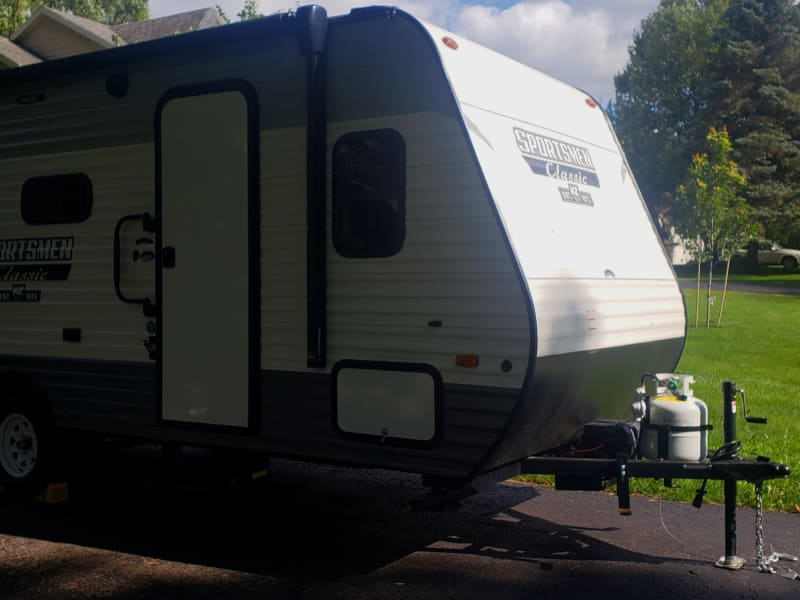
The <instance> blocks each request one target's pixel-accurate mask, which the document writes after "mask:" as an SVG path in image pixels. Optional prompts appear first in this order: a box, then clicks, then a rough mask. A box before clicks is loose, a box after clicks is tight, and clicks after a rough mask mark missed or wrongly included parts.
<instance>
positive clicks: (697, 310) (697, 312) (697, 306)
mask: <svg viewBox="0 0 800 600" xmlns="http://www.w3.org/2000/svg"><path fill="white" fill-rule="evenodd" d="M701 263H702V261H700V260H698V261H697V296H695V300H694V328H695V329H697V328H698V327H699V325H700V265H701Z"/></svg>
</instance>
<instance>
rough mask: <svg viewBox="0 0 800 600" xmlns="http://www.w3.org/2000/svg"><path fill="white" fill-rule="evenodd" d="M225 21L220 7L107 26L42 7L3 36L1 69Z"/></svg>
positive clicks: (141, 40) (211, 25)
mask: <svg viewBox="0 0 800 600" xmlns="http://www.w3.org/2000/svg"><path fill="white" fill-rule="evenodd" d="M224 24H225V20H224V19H223V18H222V16H221V15H220V13H219V10H217V9H216V8H203V9H200V10H193V11H190V12H185V13H180V14H177V15H170V16H168V17H159V18H157V19H148V20H146V21H137V22H135V23H123V24H122V25H103V24H102V23H96V22H95V21H92V20H90V19H84V18H83V17H77V16H75V15H73V14H70V13H66V12H63V11H60V10H56V9H54V8H48V7H45V6H40V7H39V8H37V9H36V10H35V11H33V13H32V14H31V16H30V18H29V19H28V20H27V21H26V22H25V23H23V25H22V26H21V27H20V28H19V29H18V30H17V31H15V32H14V33H13V34H12V35H11V38H10V39H9V38H5V37H1V36H0V69H6V68H13V67H22V66H25V65H29V64H33V63H37V62H42V61H45V60H54V59H56V58H63V57H65V56H72V55H75V54H83V53H85V52H95V51H97V50H103V49H105V48H113V47H114V46H123V45H125V44H135V43H138V42H146V41H148V40H154V39H156V38H161V37H166V36H169V35H175V34H178V33H186V32H188V31H194V30H197V29H206V28H208V27H216V26H217V25H224Z"/></svg>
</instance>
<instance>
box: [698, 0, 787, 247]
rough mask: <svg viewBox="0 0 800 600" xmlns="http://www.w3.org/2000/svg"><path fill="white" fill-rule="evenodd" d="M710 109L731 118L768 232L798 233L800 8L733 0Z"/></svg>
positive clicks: (777, 1) (751, 194)
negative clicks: (712, 107)
mask: <svg viewBox="0 0 800 600" xmlns="http://www.w3.org/2000/svg"><path fill="white" fill-rule="evenodd" d="M725 17H726V18H725V23H726V25H725V28H724V29H722V30H720V32H719V36H720V40H724V43H723V44H721V45H722V52H721V53H720V60H719V63H718V68H717V69H716V79H717V80H718V82H719V84H718V86H717V90H716V97H715V99H714V104H715V112H716V113H717V114H718V115H719V118H720V119H721V120H722V121H724V122H726V123H727V124H728V128H729V131H730V135H731V138H732V139H733V143H734V157H735V159H736V160H737V162H738V163H739V164H740V165H741V167H742V169H744V171H745V173H746V175H747V179H748V183H749V185H748V189H747V198H748V201H749V202H750V204H751V205H752V206H754V207H755V208H756V209H757V210H758V213H759V218H760V220H761V221H762V222H763V223H764V225H765V229H766V233H767V235H769V236H770V237H771V238H773V239H779V240H782V241H785V240H787V239H788V238H789V237H790V236H791V235H792V234H794V235H797V234H800V7H798V5H797V4H796V3H793V2H792V1H791V0H731V3H730V8H729V9H728V11H727V12H726V15H725Z"/></svg>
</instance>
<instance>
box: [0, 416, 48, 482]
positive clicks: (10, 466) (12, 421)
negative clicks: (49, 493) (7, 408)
mask: <svg viewBox="0 0 800 600" xmlns="http://www.w3.org/2000/svg"><path fill="white" fill-rule="evenodd" d="M38 454H39V442H38V439H37V437H36V429H35V428H34V426H33V423H31V421H30V419H28V417H26V416H25V415H21V414H19V413H12V414H10V415H8V416H7V417H6V418H5V419H3V422H2V424H0V465H2V467H3V470H4V471H5V472H6V473H8V474H9V475H11V476H12V477H18V478H21V477H25V476H26V475H29V474H30V473H31V471H33V469H34V467H35V466H36V458H37V456H38Z"/></svg>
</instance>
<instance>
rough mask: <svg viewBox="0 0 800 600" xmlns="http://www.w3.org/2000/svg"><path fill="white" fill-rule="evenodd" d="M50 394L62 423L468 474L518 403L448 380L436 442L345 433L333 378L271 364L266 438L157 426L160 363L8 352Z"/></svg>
mask: <svg viewBox="0 0 800 600" xmlns="http://www.w3.org/2000/svg"><path fill="white" fill-rule="evenodd" d="M0 370H8V371H16V372H20V373H24V374H26V375H28V376H30V377H31V378H32V379H34V380H35V381H36V382H37V383H39V384H40V385H41V386H42V387H43V388H44V389H45V391H46V393H47V395H48V397H49V399H50V400H51V402H52V404H53V408H54V413H55V415H56V419H57V422H60V423H62V424H66V425H68V426H69V427H70V428H77V429H80V428H82V427H86V428H88V429H92V430H100V431H107V432H109V433H115V434H122V433H125V434H127V435H137V436H142V437H154V438H158V439H176V440H179V441H185V442H187V443H198V444H202V443H208V444H214V445H216V444H222V445H229V446H232V447H242V448H251V449H256V450H260V451H264V452H267V453H270V454H273V455H275V456H287V457H292V458H298V459H306V460H312V461H318V462H333V463H348V464H357V465H363V466H374V467H381V468H390V469H397V470H402V471H409V472H416V473H424V474H430V475H438V476H442V477H452V478H456V479H458V478H463V477H466V475H467V474H468V473H470V472H471V471H472V470H473V469H474V468H475V466H476V464H477V462H478V461H479V460H480V459H481V457H483V456H484V455H485V454H486V452H487V451H488V449H489V448H491V447H492V446H493V445H494V444H495V443H496V441H497V436H498V434H499V432H500V431H501V430H502V429H503V427H504V425H505V423H506V420H507V419H508V415H509V414H510V413H511V411H512V410H513V408H514V405H515V402H516V401H517V396H516V393H515V392H514V391H513V390H496V389H485V388H484V389H481V388H472V387H469V386H461V385H445V393H444V407H443V408H444V414H443V423H444V435H443V437H442V441H441V443H440V444H438V445H437V446H436V447H435V448H432V449H411V448H403V447H385V446H382V445H380V444H375V443H365V442H356V441H352V440H345V439H343V438H341V437H340V436H339V435H337V433H336V432H335V428H334V421H333V419H334V417H333V406H332V403H331V395H330V394H331V382H330V376H329V375H325V374H322V375H320V374H304V373H287V372H276V371H262V374H261V383H262V385H261V406H260V409H261V410H260V414H261V423H260V428H259V432H258V436H257V437H255V438H254V437H253V436H252V435H250V436H244V435H239V436H237V435H235V434H219V433H207V432H204V431H202V429H197V430H194V431H190V432H188V433H187V431H186V430H179V429H174V428H170V427H168V426H166V425H158V421H157V414H156V411H157V402H156V370H155V365H154V364H153V363H123V362H116V361H100V360H97V361H94V360H74V359H63V358H42V357H21V356H0Z"/></svg>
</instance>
